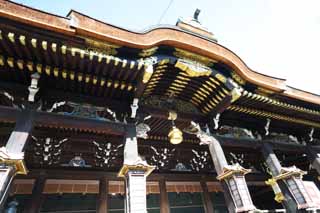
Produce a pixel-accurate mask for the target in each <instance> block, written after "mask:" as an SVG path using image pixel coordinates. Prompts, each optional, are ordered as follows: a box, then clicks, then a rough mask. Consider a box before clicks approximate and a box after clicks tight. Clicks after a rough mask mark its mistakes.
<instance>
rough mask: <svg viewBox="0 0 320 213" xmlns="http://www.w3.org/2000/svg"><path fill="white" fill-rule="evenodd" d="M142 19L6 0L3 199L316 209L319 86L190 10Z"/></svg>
mask: <svg viewBox="0 0 320 213" xmlns="http://www.w3.org/2000/svg"><path fill="white" fill-rule="evenodd" d="M199 13H200V11H199V10H197V11H196V12H195V14H194V16H193V17H192V18H189V19H179V20H178V21H177V23H176V25H172V26H168V25H166V26H156V27H154V28H150V29H148V30H146V31H144V32H132V31H129V30H127V29H123V28H119V27H116V26H113V25H110V24H107V23H104V22H102V21H99V20H96V19H94V18H91V17H88V16H86V15H84V14H81V13H79V12H77V11H73V10H72V11H70V12H69V14H68V15H67V16H66V17H61V16H57V15H54V14H49V13H47V12H45V11H39V10H36V9H33V8H30V7H27V6H24V5H21V4H17V3H14V2H11V1H4V0H1V1H0V147H1V148H0V212H8V213H14V212H23V213H38V212H43V213H44V212H46V213H77V212H78V213H80V212H86V213H90V212H98V213H106V212H109V213H120V212H124V213H147V212H148V213H181V212H183V213H225V212H230V213H235V212H290V213H291V212H317V210H318V209H320V192H319V188H318V187H319V179H318V177H319V173H320V155H319V154H320V147H319V144H320V96H318V95H316V94H311V93H308V92H306V91H302V90H299V89H296V88H293V87H290V86H288V85H287V84H286V80H285V79H279V78H276V77H271V76H266V75H263V74H260V73H258V72H256V71H253V70H251V69H250V68H249V67H248V66H247V65H246V64H245V62H243V61H242V60H241V59H240V58H239V57H238V56H237V55H236V54H235V53H233V52H232V51H231V50H229V49H227V48H226V47H224V46H222V45H220V44H219V43H218V40H217V38H215V36H214V34H213V33H211V32H210V31H209V30H208V29H206V28H205V27H203V26H202V25H201V23H200V22H199V20H198V16H199Z"/></svg>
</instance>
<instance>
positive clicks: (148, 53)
mask: <svg viewBox="0 0 320 213" xmlns="http://www.w3.org/2000/svg"><path fill="white" fill-rule="evenodd" d="M157 50H158V47H152V48H150V49H143V50H141V52H140V53H139V56H141V57H149V56H152V55H153V54H154V53H155V52H157Z"/></svg>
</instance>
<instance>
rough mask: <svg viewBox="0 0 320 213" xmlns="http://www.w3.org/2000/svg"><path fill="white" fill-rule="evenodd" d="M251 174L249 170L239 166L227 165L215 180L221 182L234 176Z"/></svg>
mask: <svg viewBox="0 0 320 213" xmlns="http://www.w3.org/2000/svg"><path fill="white" fill-rule="evenodd" d="M250 172H251V169H245V168H243V167H242V166H240V165H239V164H234V165H227V166H225V167H224V168H223V172H222V173H221V174H219V175H218V176H217V180H219V181H221V180H224V179H226V178H228V177H230V176H232V175H234V174H237V173H238V174H239V173H240V174H242V175H246V174H248V173H250Z"/></svg>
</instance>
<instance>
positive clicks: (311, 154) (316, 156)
mask: <svg viewBox="0 0 320 213" xmlns="http://www.w3.org/2000/svg"><path fill="white" fill-rule="evenodd" d="M307 151H308V153H307V154H308V159H309V161H310V163H311V165H312V167H313V168H315V169H316V170H317V172H318V175H320V153H318V152H317V151H315V150H314V149H312V146H307Z"/></svg>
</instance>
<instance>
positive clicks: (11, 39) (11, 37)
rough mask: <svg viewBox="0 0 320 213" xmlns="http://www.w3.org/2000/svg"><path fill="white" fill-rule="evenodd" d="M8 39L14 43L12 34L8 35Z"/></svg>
mask: <svg viewBox="0 0 320 213" xmlns="http://www.w3.org/2000/svg"><path fill="white" fill-rule="evenodd" d="M8 38H9V40H10V41H11V42H12V43H15V39H14V33H11V32H10V33H8Z"/></svg>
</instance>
